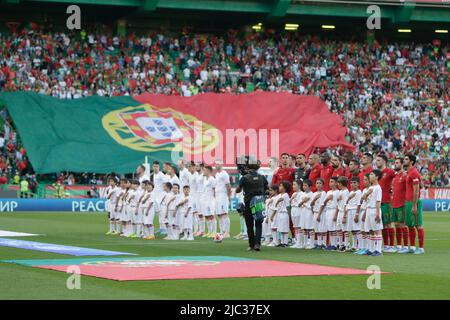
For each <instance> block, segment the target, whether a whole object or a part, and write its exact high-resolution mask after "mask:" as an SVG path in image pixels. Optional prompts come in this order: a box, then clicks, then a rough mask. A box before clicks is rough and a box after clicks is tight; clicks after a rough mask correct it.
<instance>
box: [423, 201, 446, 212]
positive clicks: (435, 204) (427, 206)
mask: <svg viewBox="0 0 450 320" xmlns="http://www.w3.org/2000/svg"><path fill="white" fill-rule="evenodd" d="M422 210H423V211H450V199H423V200H422Z"/></svg>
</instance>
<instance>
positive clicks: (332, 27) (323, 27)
mask: <svg viewBox="0 0 450 320" xmlns="http://www.w3.org/2000/svg"><path fill="white" fill-rule="evenodd" d="M335 28H336V26H333V25H331V24H323V25H322V29H330V30H331V29H335Z"/></svg>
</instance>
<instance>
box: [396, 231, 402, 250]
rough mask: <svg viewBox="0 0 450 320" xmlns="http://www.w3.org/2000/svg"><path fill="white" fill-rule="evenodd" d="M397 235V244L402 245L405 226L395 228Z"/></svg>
mask: <svg viewBox="0 0 450 320" xmlns="http://www.w3.org/2000/svg"><path fill="white" fill-rule="evenodd" d="M395 229H396V230H395V235H396V238H397V245H398V246H401V245H402V239H403V228H400V227H397V228H395Z"/></svg>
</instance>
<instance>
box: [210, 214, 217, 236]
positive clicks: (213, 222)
mask: <svg viewBox="0 0 450 320" xmlns="http://www.w3.org/2000/svg"><path fill="white" fill-rule="evenodd" d="M211 227H212V233H213V234H216V232H217V220H216V218H215V217H213V218H212V219H211Z"/></svg>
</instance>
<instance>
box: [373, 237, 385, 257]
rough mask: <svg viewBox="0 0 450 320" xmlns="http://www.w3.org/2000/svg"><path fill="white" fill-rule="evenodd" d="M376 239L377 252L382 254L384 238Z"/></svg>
mask: <svg viewBox="0 0 450 320" xmlns="http://www.w3.org/2000/svg"><path fill="white" fill-rule="evenodd" d="M374 239H375V251H378V252H380V253H381V250H382V249H381V248H382V247H383V237H381V236H380V235H376V236H374Z"/></svg>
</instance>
